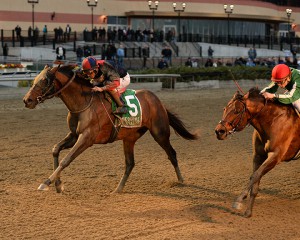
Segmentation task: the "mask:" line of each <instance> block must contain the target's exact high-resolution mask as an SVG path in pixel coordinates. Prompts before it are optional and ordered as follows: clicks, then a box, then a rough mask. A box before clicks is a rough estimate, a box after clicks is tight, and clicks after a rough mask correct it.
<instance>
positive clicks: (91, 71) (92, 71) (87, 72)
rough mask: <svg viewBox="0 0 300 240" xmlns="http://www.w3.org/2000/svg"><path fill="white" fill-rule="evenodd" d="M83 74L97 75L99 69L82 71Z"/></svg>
mask: <svg viewBox="0 0 300 240" xmlns="http://www.w3.org/2000/svg"><path fill="white" fill-rule="evenodd" d="M82 72H83V73H84V74H87V75H90V74H92V73H97V68H91V69H85V70H82Z"/></svg>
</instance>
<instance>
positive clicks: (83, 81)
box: [58, 64, 93, 88]
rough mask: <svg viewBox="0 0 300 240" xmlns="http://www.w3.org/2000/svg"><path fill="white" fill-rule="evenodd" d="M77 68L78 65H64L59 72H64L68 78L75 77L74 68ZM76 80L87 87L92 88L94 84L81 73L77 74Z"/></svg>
mask: <svg viewBox="0 0 300 240" xmlns="http://www.w3.org/2000/svg"><path fill="white" fill-rule="evenodd" d="M75 68H76V65H71V64H70V65H63V66H61V67H60V68H59V70H58V71H59V72H61V73H62V74H64V75H66V76H67V77H68V78H71V77H73V74H74V69H75ZM74 81H75V82H77V83H79V84H80V85H84V86H87V87H90V88H92V87H93V84H91V83H90V81H88V80H86V79H85V78H83V77H82V76H81V75H79V74H76V76H75V79H74Z"/></svg>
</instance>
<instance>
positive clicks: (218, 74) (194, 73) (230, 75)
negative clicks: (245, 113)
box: [129, 66, 272, 81]
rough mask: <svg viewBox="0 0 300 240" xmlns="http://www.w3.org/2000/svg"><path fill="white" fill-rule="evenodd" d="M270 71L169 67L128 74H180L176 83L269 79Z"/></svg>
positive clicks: (258, 68) (238, 68)
mask: <svg viewBox="0 0 300 240" xmlns="http://www.w3.org/2000/svg"><path fill="white" fill-rule="evenodd" d="M271 71H272V69H271V68H269V67H265V66H256V67H246V66H234V67H226V66H222V67H208V68H190V67H184V66H181V67H170V68H167V69H164V70H160V69H155V68H152V69H145V70H138V71H129V73H130V74H159V73H165V74H180V75H181V76H182V79H181V80H180V79H178V81H191V80H192V79H193V80H195V81H201V80H232V79H235V80H240V79H249V80H255V79H270V77H271Z"/></svg>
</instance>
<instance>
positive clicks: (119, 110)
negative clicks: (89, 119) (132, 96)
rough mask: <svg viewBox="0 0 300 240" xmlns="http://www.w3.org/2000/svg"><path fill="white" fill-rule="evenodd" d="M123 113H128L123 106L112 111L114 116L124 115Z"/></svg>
mask: <svg viewBox="0 0 300 240" xmlns="http://www.w3.org/2000/svg"><path fill="white" fill-rule="evenodd" d="M125 113H128V109H127V107H125V106H122V107H118V108H117V109H116V111H114V114H125Z"/></svg>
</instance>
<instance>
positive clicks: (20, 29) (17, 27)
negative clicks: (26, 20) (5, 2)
mask: <svg viewBox="0 0 300 240" xmlns="http://www.w3.org/2000/svg"><path fill="white" fill-rule="evenodd" d="M21 31H22V28H21V27H20V26H19V25H17V26H16V27H15V32H16V35H17V41H20V39H21Z"/></svg>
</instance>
